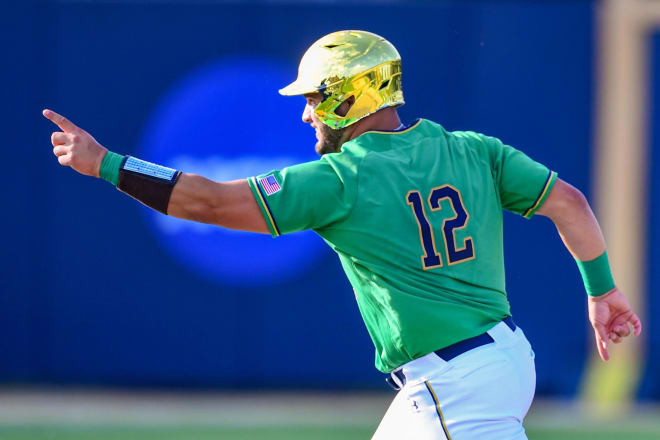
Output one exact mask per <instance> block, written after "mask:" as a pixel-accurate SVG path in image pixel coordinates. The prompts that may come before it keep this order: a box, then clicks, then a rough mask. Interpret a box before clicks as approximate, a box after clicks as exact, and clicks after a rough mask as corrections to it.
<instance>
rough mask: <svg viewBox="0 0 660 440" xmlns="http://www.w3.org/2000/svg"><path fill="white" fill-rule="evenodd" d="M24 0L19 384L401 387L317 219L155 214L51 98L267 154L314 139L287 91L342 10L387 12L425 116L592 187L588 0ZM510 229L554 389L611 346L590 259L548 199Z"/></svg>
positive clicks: (9, 341) (6, 297)
mask: <svg viewBox="0 0 660 440" xmlns="http://www.w3.org/2000/svg"><path fill="white" fill-rule="evenodd" d="M8 14H9V16H10V17H12V18H13V19H11V20H7V26H6V27H5V29H3V30H2V31H1V32H3V34H2V38H3V39H7V40H11V41H12V42H13V44H10V45H8V46H7V51H8V53H7V59H8V60H12V63H11V67H10V68H9V69H2V72H1V73H0V75H1V76H2V80H3V83H4V84H5V86H4V88H5V92H7V93H8V96H9V103H10V106H7V107H5V108H4V109H3V110H1V111H2V120H3V121H5V123H6V127H8V128H9V133H8V134H7V136H9V141H10V145H11V151H12V155H11V160H12V161H14V160H15V159H14V158H16V159H18V160H16V164H17V166H16V165H14V164H10V163H6V166H5V176H6V178H5V181H6V182H9V185H7V184H5V185H4V188H3V192H4V194H5V197H6V199H7V200H8V205H9V207H10V208H9V213H8V215H5V216H3V217H2V220H0V221H1V222H2V226H3V229H4V230H5V231H7V232H6V234H5V240H4V241H5V250H6V251H5V253H4V257H3V258H4V259H5V261H4V264H3V265H2V271H3V272H2V276H3V280H4V287H3V289H2V295H1V296H0V353H1V354H0V356H1V359H0V380H2V381H3V382H7V383H15V382H19V383H64V384H70V383H75V384H108V385H115V384H116V385H129V386H130V385H136V386H184V387H222V388H244V387H248V388H289V387H294V388H333V389H343V388H363V387H367V388H382V387H383V386H384V382H383V379H382V375H381V374H379V373H378V372H377V371H376V370H375V369H374V368H373V359H374V355H373V347H372V345H371V342H370V340H369V338H368V335H367V332H366V330H365V329H364V327H363V324H362V322H361V318H360V316H359V313H358V310H357V307H356V305H355V302H354V298H353V293H352V291H351V288H350V286H349V284H348V282H347V281H346V280H345V278H344V275H343V273H342V271H341V268H340V265H339V263H338V260H337V258H336V257H335V256H334V255H333V254H332V253H331V251H330V250H329V249H325V248H324V247H323V244H322V242H321V240H320V239H319V238H318V237H315V236H314V235H313V233H307V234H306V235H305V234H302V235H300V236H299V237H296V236H292V237H283V238H278V239H271V238H269V237H265V236H263V237H261V236H260V237H256V236H251V235H248V234H240V233H238V234H236V233H227V232H222V231H218V230H216V229H213V228H205V227H199V228H198V227H196V226H194V225H191V224H184V223H182V222H177V221H174V220H171V219H163V218H159V217H155V216H153V215H152V214H151V213H149V212H147V210H146V209H144V208H143V207H141V206H140V205H139V204H137V203H136V202H134V201H133V200H131V199H130V198H127V197H125V196H123V195H122V194H121V193H119V192H117V191H115V190H114V189H113V188H112V187H111V186H109V185H108V184H107V183H104V182H101V181H96V180H93V179H90V178H85V177H81V176H78V175H75V174H74V173H72V172H71V171H70V170H66V169H62V168H61V167H59V165H57V162H56V161H55V159H54V158H53V156H52V155H51V152H50V149H49V135H50V132H51V131H52V129H53V127H52V126H51V125H50V124H49V123H48V121H45V120H43V119H42V118H41V116H40V110H41V108H43V107H49V108H53V109H55V110H56V111H58V112H61V113H63V114H65V115H67V116H68V117H70V118H71V119H72V120H73V121H74V122H76V123H78V124H79V125H80V126H81V127H83V128H85V129H87V130H88V131H90V132H91V133H92V134H93V135H94V136H95V137H96V138H97V139H98V140H99V141H100V142H101V143H102V144H104V145H105V146H107V147H109V148H111V149H112V150H114V151H117V152H121V153H127V154H134V155H137V156H139V157H142V158H144V159H147V160H154V161H159V162H163V163H165V164H168V165H172V166H176V165H179V164H184V165H189V168H185V169H190V170H193V171H194V170H198V171H200V172H208V173H210V174H212V175H213V176H215V177H227V176H234V175H236V176H235V177H244V176H246V175H248V174H249V173H256V172H265V171H268V170H269V169H270V168H269V166H273V167H277V166H283V165H285V164H287V163H295V162H296V161H301V160H311V159H314V157H315V156H314V153H313V144H314V142H315V140H314V136H313V132H312V130H311V129H309V128H308V127H306V126H304V124H302V123H301V122H300V114H301V112H302V107H303V100H302V99H300V98H282V97H279V95H277V89H278V88H279V87H282V86H283V85H285V83H286V81H288V80H292V79H294V78H295V75H296V70H297V63H298V60H299V57H300V56H301V54H302V53H303V52H304V50H305V48H306V47H307V46H308V45H309V44H310V43H311V42H312V41H314V40H315V39H316V38H318V37H320V36H321V35H323V34H325V33H327V32H330V31H333V30H337V29H342V28H344V29H345V28H358V29H367V30H371V31H373V32H376V33H379V34H382V35H384V36H386V37H387V38H388V39H389V40H390V41H392V42H393V43H394V44H395V45H396V46H397V48H398V49H399V51H400V53H401V54H402V56H403V63H404V76H403V84H404V92H405V95H406V102H407V104H406V105H405V106H404V107H403V108H402V109H401V115H402V116H403V118H404V119H405V120H406V121H411V120H412V119H414V118H416V117H425V118H428V119H432V120H435V121H437V122H440V123H441V124H443V125H444V126H445V127H446V128H448V129H456V130H459V129H460V130H463V129H471V130H475V131H480V132H484V133H487V134H490V135H493V136H497V137H499V138H501V139H503V140H504V141H505V142H506V143H508V144H511V145H513V146H516V147H517V148H520V149H522V150H524V151H525V152H527V153H528V154H529V155H531V156H532V157H534V158H536V159H537V160H539V161H541V162H543V163H545V164H547V165H548V166H549V167H551V168H552V169H554V170H556V171H558V172H559V175H560V177H562V178H563V179H565V180H567V181H569V182H571V183H573V184H574V185H576V186H577V187H579V188H581V189H582V190H583V191H584V192H585V193H586V194H587V195H589V194H590V188H589V165H590V149H591V146H592V137H591V133H592V118H593V113H594V112H593V107H592V98H593V96H592V95H593V86H592V78H593V76H594V72H593V65H592V59H593V56H594V49H593V26H594V25H593V17H592V15H593V5H592V4H591V3H589V2H534V3H531V2H523V1H520V2H502V3H498V2H459V1H455V2H440V3H434V4H424V3H412V4H383V5H378V6H374V5H357V4H350V5H341V6H340V5H274V4H268V3H263V4H261V3H250V4H203V3H198V4H194V5H184V4H183V3H181V4H178V3H175V2H172V3H167V4H144V3H140V4H129V3H126V2H118V3H117V4H114V3H111V2H104V3H101V4H93V3H91V2H80V3H76V2H62V3H59V2H58V3H51V2H45V1H44V2H35V3H20V4H17V5H13V6H11V7H10V10H9V12H8ZM5 159H6V160H8V159H9V157H8V156H5ZM656 162H657V158H656ZM260 167H261V168H260ZM241 172H244V174H243V175H240V173H241ZM505 243H506V248H505V254H506V259H507V286H508V290H509V296H510V299H511V302H512V308H513V313H514V318H515V320H516V321H517V323H518V324H519V325H520V326H522V327H523V328H524V329H525V332H526V334H527V335H528V337H529V339H530V340H531V341H532V343H533V345H534V347H535V351H536V354H537V357H536V359H537V369H538V392H539V393H540V394H545V395H561V396H566V395H572V394H574V393H575V391H576V389H577V386H578V383H579V379H580V375H581V373H582V369H583V366H584V363H585V359H586V357H587V354H588V353H589V352H590V351H591V350H593V346H592V345H591V340H588V339H587V338H588V336H587V332H586V330H587V325H588V323H587V320H586V309H585V300H584V293H583V291H582V287H581V282H580V280H579V274H578V271H577V269H576V267H575V264H574V263H573V261H572V258H571V257H570V255H569V253H568V252H567V251H566V250H565V249H564V248H563V246H562V244H561V242H560V240H559V239H558V237H557V235H556V233H555V229H554V227H553V225H552V224H551V222H550V221H548V220H547V219H543V218H538V219H533V220H531V221H527V220H524V219H522V218H520V217H517V216H515V215H510V214H506V215H505ZM656 306H657V304H654V305H653V307H656ZM656 309H657V307H656ZM649 315H651V313H649ZM649 374H652V373H649ZM649 389H650V388H649ZM649 395H653V396H656V397H657V396H660V391H659V389H658V388H657V387H655V388H653V391H650V394H649Z"/></svg>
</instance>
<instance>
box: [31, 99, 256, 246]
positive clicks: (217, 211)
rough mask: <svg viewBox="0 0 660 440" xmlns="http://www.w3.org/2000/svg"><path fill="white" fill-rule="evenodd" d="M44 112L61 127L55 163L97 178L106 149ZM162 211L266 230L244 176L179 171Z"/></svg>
mask: <svg viewBox="0 0 660 440" xmlns="http://www.w3.org/2000/svg"><path fill="white" fill-rule="evenodd" d="M43 115H44V116H45V117H46V118H48V119H49V120H50V121H52V122H53V123H55V124H56V125H57V126H58V127H60V129H61V130H62V131H61V132H54V133H53V134H52V136H51V143H52V144H53V154H55V156H57V160H58V162H59V163H60V164H61V165H63V166H69V167H71V168H73V169H74V170H76V171H77V172H79V173H80V174H84V175H87V176H92V177H100V168H101V163H102V162H103V160H104V158H105V156H106V154H108V150H107V149H106V148H105V147H103V146H102V145H101V144H99V143H98V142H97V141H96V140H95V139H94V138H93V137H92V136H91V135H90V134H89V133H87V132H86V131H85V130H83V129H81V128H80V127H78V126H76V125H75V124H73V123H72V122H71V121H69V120H68V119H67V118H65V117H64V116H61V115H59V114H57V113H55V112H53V111H52V110H44V112H43ZM131 195H132V194H131ZM141 201H142V200H141ZM143 203H144V201H143ZM147 205H148V206H149V204H148V203H147ZM152 207H153V206H152ZM164 210H165V211H166V212H167V214H169V215H172V216H174V217H179V218H183V219H187V220H193V221H197V222H202V223H210V224H216V225H219V226H223V227H226V228H231V229H240V230H244V231H252V232H261V233H266V234H267V233H269V230H268V226H267V225H266V221H265V220H264V217H263V215H262V214H261V211H260V209H259V206H258V205H257V202H256V200H255V199H254V196H253V195H252V191H251V190H250V187H249V185H248V182H247V179H240V180H234V181H231V182H214V181H212V180H210V179H207V178H205V177H202V176H198V175H195V174H186V173H182V174H181V175H180V176H179V177H178V180H177V181H176V184H175V185H174V187H173V188H171V194H170V195H169V200H168V201H167V202H166V203H165V209H164Z"/></svg>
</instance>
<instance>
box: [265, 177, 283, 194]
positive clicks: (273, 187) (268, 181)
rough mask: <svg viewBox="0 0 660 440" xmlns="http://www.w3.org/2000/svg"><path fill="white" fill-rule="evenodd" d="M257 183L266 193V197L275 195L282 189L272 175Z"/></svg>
mask: <svg viewBox="0 0 660 440" xmlns="http://www.w3.org/2000/svg"><path fill="white" fill-rule="evenodd" d="M259 183H260V184H261V186H262V187H263V189H264V191H266V195H267V196H269V195H271V194H275V193H276V192H278V191H279V190H281V189H282V187H281V186H280V184H279V182H278V181H277V179H276V178H275V176H273V175H272V174H271V175H270V176H266V177H262V178H261V179H259Z"/></svg>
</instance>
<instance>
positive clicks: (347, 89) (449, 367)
mask: <svg viewBox="0 0 660 440" xmlns="http://www.w3.org/2000/svg"><path fill="white" fill-rule="evenodd" d="M280 93H282V94H283V95H303V96H304V97H305V98H306V100H307V103H306V106H305V108H304V112H303V115H302V119H303V121H304V122H306V123H308V124H310V125H311V126H312V127H313V128H314V129H315V131H316V137H317V143H316V151H317V152H318V153H319V154H320V155H321V158H320V159H319V160H316V161H313V162H309V163H303V164H299V165H294V166H291V167H288V168H284V169H282V170H275V171H270V172H267V173H265V174H262V175H259V176H256V177H250V178H247V179H240V180H235V181H232V182H214V181H211V180H208V179H206V178H204V177H202V176H197V175H193V174H186V173H182V172H181V171H178V170H174V169H171V168H167V167H164V166H161V165H157V164H152V163H149V162H145V161H142V160H140V159H137V158H134V157H130V156H123V155H119V154H116V153H113V152H110V151H108V150H107V149H106V148H104V147H103V146H101V145H100V144H99V143H98V142H96V140H94V138H93V137H92V136H91V135H89V134H88V133H86V132H85V131H84V130H82V129H80V128H78V127H77V126H76V125H74V124H73V123H71V122H70V121H69V120H67V119H66V118H64V117H63V116H60V115H58V114H57V113H55V112H53V111H51V110H44V116H45V117H46V118H48V119H50V120H51V121H53V122H54V123H55V124H57V125H58V126H59V127H60V128H61V130H62V131H59V132H55V133H53V135H52V138H51V141H52V144H53V147H54V148H53V152H54V154H55V156H57V158H58V161H59V163H60V164H61V165H64V166H70V167H72V168H73V169H75V170H76V171H78V172H79V173H82V174H85V175H89V176H94V177H101V178H103V179H105V180H107V181H108V182H111V183H112V184H113V185H116V186H117V188H118V189H119V190H121V191H123V192H125V193H126V194H128V195H130V196H132V197H134V198H136V199H137V200H139V201H140V202H142V203H144V204H145V205H147V206H149V207H151V208H153V209H156V210H158V211H160V212H162V213H164V214H169V215H173V216H176V217H179V218H184V219H190V220H195V221H199V222H205V223H212V224H216V225H220V226H223V227H227V228H234V229H242V230H247V231H254V232H261V233H270V234H272V235H273V236H274V237H277V236H279V235H281V234H287V233H291V232H295V231H301V230H305V229H313V230H315V231H316V232H317V233H318V234H319V235H320V236H321V237H322V238H323V239H324V240H325V241H326V242H327V243H328V245H330V247H332V249H334V250H335V252H337V254H338V255H339V258H340V260H341V263H342V265H343V267H344V270H345V272H346V275H347V276H348V278H349V280H350V282H351V284H352V285H353V287H354V290H355V296H356V299H357V303H358V307H359V309H360V312H361V314H362V317H363V319H364V323H365V324H366V327H367V330H368V332H369V334H370V336H371V338H372V340H373V343H374V346H375V349H376V356H375V357H376V368H378V369H379V370H380V371H382V372H384V373H387V374H388V375H389V376H388V379H389V382H390V383H391V385H393V387H395V388H396V389H398V390H399V392H398V393H397V395H396V397H395V399H394V401H393V403H392V405H391V406H390V408H389V410H388V411H387V413H386V415H385V416H384V418H383V420H382V421H381V423H380V425H379V427H378V429H377V431H376V433H375V434H374V437H373V438H375V439H379V440H380V439H390V438H391V439H397V440H398V439H402V438H415V439H454V440H471V439H525V438H526V435H525V430H524V428H523V425H522V421H523V418H524V417H525V414H526V413H527V410H528V408H529V406H530V404H531V401H532V397H533V395H534V388H535V379H536V377H535V370H534V353H533V351H532V349H531V347H530V344H529V342H528V341H527V339H526V338H525V335H524V334H523V331H522V330H521V329H520V327H518V326H517V325H516V324H515V323H514V321H513V320H512V318H511V313H510V309H509V303H508V301H507V296H506V289H505V283H504V261H503V251H502V210H503V209H506V210H508V211H512V212H515V213H518V214H520V215H522V216H524V217H525V218H530V217H532V216H533V215H534V214H540V215H543V216H546V217H549V218H550V219H551V220H552V221H553V222H554V223H555V225H556V227H557V229H558V232H559V235H560V236H561V238H562V240H563V242H564V244H565V245H566V247H567V248H568V250H569V251H570V252H571V254H572V255H573V256H574V257H575V259H576V261H577V264H578V266H579V268H580V271H581V273H582V276H583V279H584V284H585V289H586V292H587V294H588V304H589V307H588V309H589V319H590V321H591V323H592V325H593V328H594V334H595V341H596V347H597V349H598V352H599V353H600V356H601V357H602V359H603V360H604V361H607V360H608V358H609V354H608V342H614V343H617V342H620V341H621V340H622V338H624V337H626V336H628V335H629V334H630V333H631V330H630V327H629V324H630V325H631V326H632V329H633V333H634V334H635V335H639V333H640V332H641V329H642V326H641V322H640V320H639V318H638V317H637V316H636V315H635V314H634V313H633V311H632V310H631V308H630V305H629V304H628V301H627V300H626V298H625V297H624V296H623V294H622V293H621V292H620V291H619V290H618V289H617V287H616V285H615V283H614V281H613V278H612V275H611V273H610V268H609V263H608V259H607V252H606V250H605V242H604V240H603V237H602V234H601V231H600V228H599V226H598V223H597V221H596V219H595V217H594V215H593V213H592V211H591V209H590V207H589V204H588V203H587V201H586V199H585V198H584V196H583V195H582V194H581V193H580V192H579V191H578V190H577V189H575V188H573V187H572V186H571V185H569V184H567V183H565V182H564V181H562V180H561V179H559V178H558V177H557V174H556V173H555V172H553V171H550V170H549V169H548V168H546V167H545V166H544V165H542V164H540V163H537V162H535V161H534V160H532V159H530V158H529V157H528V156H526V155H525V154H524V153H522V152H520V151H518V150H516V149H514V148H512V147H510V146H507V145H504V144H503V143H502V142H500V140H498V139H496V138H493V137H488V136H484V135H482V134H478V133H474V132H469V131H466V132H449V131H447V130H445V129H444V128H443V127H442V126H441V125H439V124H437V123H435V122H432V121H429V120H426V119H418V120H416V121H414V122H412V123H410V124H407V125H404V124H402V123H401V121H400V119H399V116H398V114H397V110H396V109H397V107H399V106H401V105H403V104H404V100H403V93H402V90H401V58H400V56H399V53H398V52H397V50H396V49H395V48H394V46H393V45H392V44H390V43H389V42H388V41H386V40H385V39H384V38H382V37H379V36H378V35H374V34H372V33H369V32H363V31H341V32H334V33H331V34H329V35H326V36H324V37H323V38H321V39H320V40H318V41H316V42H315V43H314V44H313V45H312V46H311V47H310V48H309V49H308V50H307V52H306V53H305V54H304V56H303V57H302V60H301V62H300V67H299V75H298V78H297V79H296V81H294V82H293V83H292V84H290V85H288V86H287V87H285V88H284V89H282V90H280ZM540 300H541V301H542V300H543V298H540ZM548 301H549V302H551V301H552V300H551V298H548Z"/></svg>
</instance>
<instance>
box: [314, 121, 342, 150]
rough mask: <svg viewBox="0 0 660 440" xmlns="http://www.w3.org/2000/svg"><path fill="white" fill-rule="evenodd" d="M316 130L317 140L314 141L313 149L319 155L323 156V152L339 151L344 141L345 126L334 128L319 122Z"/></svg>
mask: <svg viewBox="0 0 660 440" xmlns="http://www.w3.org/2000/svg"><path fill="white" fill-rule="evenodd" d="M318 131H319V141H318V142H317V143H316V146H315V149H316V152H317V153H318V154H319V155H321V156H323V155H324V154H328V153H337V152H339V151H341V146H342V144H343V143H344V142H345V140H344V134H345V132H346V127H344V128H340V129H338V130H335V129H333V128H330V127H328V126H327V125H325V124H323V123H321V124H319V128H318Z"/></svg>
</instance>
